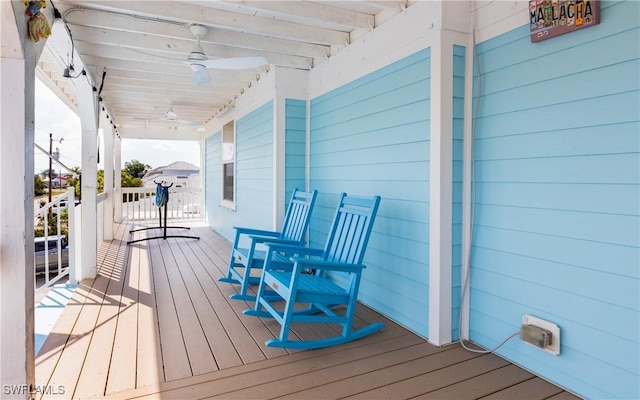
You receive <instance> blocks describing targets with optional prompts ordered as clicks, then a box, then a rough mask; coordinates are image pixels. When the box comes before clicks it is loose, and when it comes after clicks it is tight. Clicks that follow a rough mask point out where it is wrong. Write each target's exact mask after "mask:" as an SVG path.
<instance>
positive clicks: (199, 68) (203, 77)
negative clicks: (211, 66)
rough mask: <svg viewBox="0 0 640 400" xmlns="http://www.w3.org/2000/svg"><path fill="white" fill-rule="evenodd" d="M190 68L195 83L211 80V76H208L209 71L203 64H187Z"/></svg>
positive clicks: (202, 83) (199, 83)
mask: <svg viewBox="0 0 640 400" xmlns="http://www.w3.org/2000/svg"><path fill="white" fill-rule="evenodd" d="M189 65H190V66H191V69H192V70H193V83H195V84H196V85H206V84H208V83H209V82H211V78H210V77H209V72H208V71H207V68H205V66H204V65H200V64H189Z"/></svg>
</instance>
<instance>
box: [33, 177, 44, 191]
mask: <svg viewBox="0 0 640 400" xmlns="http://www.w3.org/2000/svg"><path fill="white" fill-rule="evenodd" d="M46 187H47V184H46V183H45V182H44V179H42V178H41V177H40V175H35V176H34V177H33V188H34V195H35V196H42V195H43V194H45V193H46V192H47V191H46Z"/></svg>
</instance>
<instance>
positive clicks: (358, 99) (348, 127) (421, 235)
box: [310, 49, 430, 336]
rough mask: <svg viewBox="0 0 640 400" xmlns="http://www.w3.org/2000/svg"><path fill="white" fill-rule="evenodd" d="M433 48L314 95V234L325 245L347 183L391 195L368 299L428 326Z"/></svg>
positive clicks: (422, 330)
mask: <svg viewBox="0 0 640 400" xmlns="http://www.w3.org/2000/svg"><path fill="white" fill-rule="evenodd" d="M429 91H430V52H429V50H428V49H427V50H424V51H421V52H418V53H416V54H414V55H412V56H409V57H407V58H405V59H402V60H400V61H398V62H396V63H393V64H391V65H389V66H386V67H384V68H382V69H380V70H378V71H375V72H373V73H371V74H369V75H366V76H364V77H362V78H360V79H357V80H355V81H352V82H350V83H348V84H346V85H344V86H342V87H340V88H338V89H335V90H333V91H331V92H328V93H326V94H324V95H322V96H319V97H317V98H315V99H312V101H311V106H310V107H311V110H310V113H311V138H310V141H311V143H310V185H311V188H312V189H317V190H318V191H319V195H318V199H317V202H316V207H315V209H314V212H313V217H312V220H311V223H310V238H311V243H312V245H314V246H317V247H323V246H324V242H325V240H326V236H327V231H328V229H329V225H330V222H331V220H332V218H333V215H334V212H335V207H336V205H337V202H338V196H339V194H340V193H341V192H347V193H349V194H351V195H358V196H373V195H381V196H382V202H381V205H380V208H379V211H378V216H377V219H376V221H375V224H374V228H373V233H372V235H371V239H370V242H369V246H368V249H367V253H366V256H365V264H366V265H367V269H366V270H365V272H364V275H363V281H362V284H361V289H360V300H361V301H362V302H364V303H365V304H367V305H370V306H371V307H373V308H375V309H377V310H380V311H381V312H383V313H385V314H387V315H389V316H391V317H392V318H394V319H395V320H397V321H398V322H400V323H401V324H403V325H405V326H407V327H409V328H411V329H412V330H414V331H415V332H417V333H419V334H421V335H423V336H426V335H427V334H428V299H429V287H428V279H429V271H428V259H429V243H428V238H429V119H430V114H429V107H430V103H429V98H430V92H429Z"/></svg>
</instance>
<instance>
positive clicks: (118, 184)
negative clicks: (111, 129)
mask: <svg viewBox="0 0 640 400" xmlns="http://www.w3.org/2000/svg"><path fill="white" fill-rule="evenodd" d="M113 156H114V157H113V158H114V161H113V163H114V164H115V165H114V171H113V174H114V180H113V181H114V190H113V193H114V202H113V206H114V208H115V209H114V210H113V221H114V222H117V223H120V222H122V175H120V172H121V170H122V139H120V136H118V135H116V137H115V142H114V155H113Z"/></svg>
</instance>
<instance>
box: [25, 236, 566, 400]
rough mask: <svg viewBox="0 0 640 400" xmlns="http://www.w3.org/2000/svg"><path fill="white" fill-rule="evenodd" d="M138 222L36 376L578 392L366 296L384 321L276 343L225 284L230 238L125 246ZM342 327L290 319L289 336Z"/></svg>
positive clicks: (92, 381)
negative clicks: (434, 339)
mask: <svg viewBox="0 0 640 400" xmlns="http://www.w3.org/2000/svg"><path fill="white" fill-rule="evenodd" d="M137 227H138V226H134V225H130V224H120V225H118V226H117V229H116V234H115V235H114V239H113V240H112V241H110V242H105V243H103V244H102V245H101V246H100V250H99V255H98V256H99V257H98V261H99V264H100V265H99V275H98V277H97V278H96V279H94V280H86V281H83V282H81V283H80V284H79V286H78V289H77V290H76V292H75V293H74V295H73V297H72V298H71V300H70V301H69V305H68V306H67V307H66V308H65V310H64V311H63V313H62V314H61V316H60V318H59V320H58V321H57V323H56V325H55V326H54V328H53V330H52V332H51V334H50V335H49V337H48V338H47V340H46V341H45V343H44V344H43V346H42V348H41V350H40V352H39V354H38V356H37V359H36V382H37V384H38V385H56V386H57V385H63V386H64V388H65V397H73V398H86V397H102V396H104V397H106V398H113V399H122V398H149V399H152V398H153V399H157V398H163V399H185V398H317V399H320V398H362V399H376V398H414V397H423V398H481V397H485V396H486V398H489V399H507V398H521V397H527V398H539V399H543V398H548V397H554V398H558V399H563V400H564V399H570V398H574V399H575V396H573V395H571V394H570V393H568V392H566V391H563V390H562V389H561V388H559V387H557V386H555V385H553V384H551V383H548V382H546V381H544V380H542V379H540V378H537V377H535V376H533V375H531V374H530V373H528V372H526V371H524V370H522V369H520V368H518V367H517V366H514V365H512V364H510V363H509V362H507V361H505V360H503V359H501V358H499V357H497V356H495V355H493V354H486V355H481V354H477V353H471V352H468V351H466V350H464V349H463V348H462V347H461V346H460V345H459V344H454V345H450V346H445V347H435V346H432V345H430V344H429V343H427V342H426V341H425V340H424V339H422V338H420V337H418V336H416V335H414V334H412V333H411V332H409V331H407V330H406V329H404V328H403V327H401V326H399V325H397V324H395V323H394V322H392V321H390V320H388V319H387V318H385V317H383V316H381V315H380V314H378V313H376V312H375V311H373V310H371V309H369V308H367V307H364V306H362V305H358V308H357V312H356V320H355V321H354V324H356V325H358V326H364V325H366V324H370V323H372V322H375V321H381V322H383V323H384V324H385V328H384V329H383V330H381V331H379V332H376V333H374V334H372V335H369V336H367V337H365V338H362V339H360V340H357V341H354V342H350V343H346V344H343V345H341V346H335V347H329V348H326V349H318V350H312V351H300V350H291V351H288V350H286V349H278V348H268V347H266V346H265V345H264V341H265V340H267V339H270V338H272V337H274V336H277V335H278V333H279V325H278V324H277V323H275V321H273V320H269V319H259V318H252V317H247V316H245V315H243V314H242V311H243V310H245V309H247V308H249V307H252V305H253V303H251V302H245V301H237V300H232V299H230V295H232V294H234V293H237V288H236V287H235V286H234V285H229V284H226V283H220V282H218V281H217V279H218V278H219V277H221V276H223V275H225V274H226V269H227V262H228V259H227V257H228V256H229V254H230V250H231V246H230V243H229V242H228V241H227V240H225V239H224V238H222V237H221V236H220V235H218V234H216V233H215V232H213V231H212V230H211V229H209V228H208V227H203V226H196V225H194V226H193V227H192V230H191V233H192V234H194V235H196V236H199V237H200V240H195V239H186V238H168V239H167V240H163V239H153V240H148V241H142V242H138V243H134V244H131V245H127V243H126V242H127V240H130V239H133V238H143V237H150V236H154V235H156V234H157V233H158V232H157V231H154V230H148V231H140V232H135V233H130V230H131V229H135V228H137ZM175 232H176V234H178V232H180V234H183V233H184V231H177V230H175ZM169 234H171V230H170V232H169ZM336 330H337V328H336V327H335V326H329V325H313V324H294V327H293V330H292V334H293V337H299V338H305V339H312V338H318V337H323V336H324V335H328V334H332V333H335V332H336ZM44 397H45V398H46V397H47V396H44ZM51 397H52V398H55V396H51Z"/></svg>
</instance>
